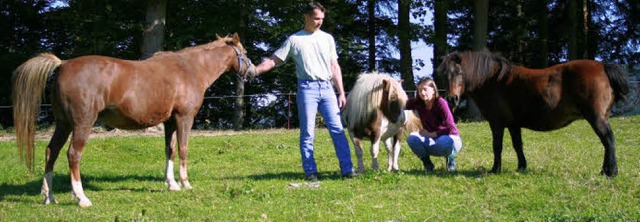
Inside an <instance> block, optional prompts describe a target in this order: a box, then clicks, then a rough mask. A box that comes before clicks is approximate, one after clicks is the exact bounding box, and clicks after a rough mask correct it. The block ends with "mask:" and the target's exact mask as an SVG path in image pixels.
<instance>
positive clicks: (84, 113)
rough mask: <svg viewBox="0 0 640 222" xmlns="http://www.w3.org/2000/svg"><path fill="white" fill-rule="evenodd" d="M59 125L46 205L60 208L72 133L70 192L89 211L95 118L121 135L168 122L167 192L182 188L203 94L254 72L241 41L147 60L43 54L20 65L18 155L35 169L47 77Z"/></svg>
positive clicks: (49, 158) (51, 147) (45, 186)
mask: <svg viewBox="0 0 640 222" xmlns="http://www.w3.org/2000/svg"><path fill="white" fill-rule="evenodd" d="M58 67H60V68H59V71H58V74H57V76H55V77H53V78H55V79H54V84H53V89H52V90H51V103H52V107H53V112H54V117H55V122H56V127H55V131H54V133H53V136H52V137H51V140H50V142H49V144H48V145H47V149H46V166H45V175H44V179H43V182H42V194H43V195H44V203H45V204H49V203H57V201H56V200H55V198H54V196H53V194H52V187H51V186H52V184H53V183H52V181H53V167H54V163H55V162H56V159H57V158H58V154H59V153H60V150H61V148H62V146H63V145H64V144H65V143H66V141H67V140H68V138H69V135H71V142H70V145H69V150H68V152H67V157H68V159H69V171H70V173H69V174H70V175H71V187H72V191H73V195H74V197H75V198H76V199H77V201H78V205H79V206H80V207H88V206H91V204H92V203H91V201H90V200H89V199H88V198H87V197H86V196H85V194H84V191H83V188H82V182H81V180H80V159H81V157H82V150H83V149H84V147H85V145H86V144H87V140H88V139H89V134H90V133H91V128H92V126H93V124H94V123H95V122H96V120H100V121H102V122H104V123H106V124H108V125H109V126H112V127H115V128H120V129H144V128H147V127H150V126H155V125H157V124H159V123H164V126H165V149H166V169H165V182H166V183H167V185H168V187H169V190H172V191H173V190H180V185H178V183H177V182H176V180H175V179H174V172H173V165H174V163H173V161H174V157H175V155H176V146H175V145H176V138H177V143H178V148H179V156H180V173H179V175H180V183H181V185H182V187H183V188H185V189H190V188H191V185H190V184H189V181H188V179H187V146H188V141H189V131H190V130H191V126H192V125H193V121H194V116H195V115H196V114H197V113H198V110H199V109H200V106H201V105H202V101H203V98H204V92H205V90H206V89H207V88H208V87H209V86H210V85H211V84H212V83H213V82H214V81H215V80H216V79H218V77H220V75H221V74H222V73H224V72H226V71H228V70H234V71H235V72H236V73H237V75H238V77H239V78H244V80H246V78H248V77H250V76H253V75H254V73H253V71H254V70H255V69H254V68H252V67H253V64H251V61H250V60H249V59H248V58H247V57H246V51H245V50H244V48H243V46H242V44H241V43H240V40H239V38H238V35H237V34H235V35H233V37H225V38H220V37H218V39H217V40H216V41H213V42H211V43H208V44H204V45H199V46H194V47H190V48H185V49H182V50H180V51H177V52H165V53H158V54H156V55H154V56H153V57H151V58H149V59H146V60H142V61H129V60H120V59H116V58H111V57H105V56H82V57H78V58H74V59H70V60H60V59H59V58H58V57H56V56H55V55H53V54H50V53H43V54H40V55H38V56H36V57H33V58H31V59H29V60H28V61H27V62H25V63H24V64H22V65H20V67H18V68H17V69H16V70H15V72H14V75H13V99H14V100H13V106H14V119H15V126H16V134H17V135H16V136H17V144H18V150H19V153H20V155H21V157H22V158H24V159H25V160H26V163H27V165H28V166H29V170H30V171H32V170H33V156H34V153H33V146H34V128H35V127H34V125H35V121H34V120H35V116H36V114H37V113H38V112H37V110H38V106H39V105H40V101H41V95H42V92H43V90H44V86H45V82H46V81H47V79H48V76H49V74H50V73H51V72H52V71H54V70H55V69H56V68H58Z"/></svg>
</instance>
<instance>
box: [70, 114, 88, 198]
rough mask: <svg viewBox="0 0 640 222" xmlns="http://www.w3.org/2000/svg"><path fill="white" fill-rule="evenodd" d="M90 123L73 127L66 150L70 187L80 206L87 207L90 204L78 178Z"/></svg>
mask: <svg viewBox="0 0 640 222" xmlns="http://www.w3.org/2000/svg"><path fill="white" fill-rule="evenodd" d="M91 125H92V124H88V125H87V124H83V125H82V126H76V127H74V129H73V135H72V137H71V144H70V145H69V150H68V151H67V158H68V160H69V174H70V175H71V189H72V191H73V195H74V197H75V198H76V199H77V200H78V206H80V207H89V206H91V205H92V204H91V201H90V200H89V198H87V196H85V194H84V190H83V189H82V180H81V178H80V159H82V150H83V149H84V146H85V145H86V144H87V140H88V139H89V133H91Z"/></svg>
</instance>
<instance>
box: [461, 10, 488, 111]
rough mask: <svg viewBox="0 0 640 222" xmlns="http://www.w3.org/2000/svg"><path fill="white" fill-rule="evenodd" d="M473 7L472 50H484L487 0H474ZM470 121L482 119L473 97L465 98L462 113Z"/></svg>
mask: <svg viewBox="0 0 640 222" xmlns="http://www.w3.org/2000/svg"><path fill="white" fill-rule="evenodd" d="M473 8H474V10H475V14H474V20H473V22H474V24H473V50H474V51H481V50H484V49H485V47H486V45H487V27H488V21H489V19H488V18H489V0H475V1H474V5H473ZM463 115H464V116H466V117H467V118H468V119H469V120H471V121H479V120H482V114H481V113H480V110H479V109H478V106H477V105H476V103H475V102H474V101H473V99H467V109H466V111H465V112H464V114H463Z"/></svg>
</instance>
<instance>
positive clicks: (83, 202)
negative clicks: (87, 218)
mask: <svg viewBox="0 0 640 222" xmlns="http://www.w3.org/2000/svg"><path fill="white" fill-rule="evenodd" d="M92 205H93V204H92V203H91V201H90V200H89V199H86V200H80V201H78V206H79V207H81V208H85V207H90V206H92Z"/></svg>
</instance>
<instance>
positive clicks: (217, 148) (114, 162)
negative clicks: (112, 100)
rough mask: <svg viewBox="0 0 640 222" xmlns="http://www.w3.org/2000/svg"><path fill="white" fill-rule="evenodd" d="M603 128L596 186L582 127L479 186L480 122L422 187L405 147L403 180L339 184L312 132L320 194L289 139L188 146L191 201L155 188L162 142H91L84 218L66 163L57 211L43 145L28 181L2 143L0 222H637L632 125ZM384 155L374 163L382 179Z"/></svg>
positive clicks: (534, 146) (486, 153)
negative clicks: (607, 137)
mask: <svg viewBox="0 0 640 222" xmlns="http://www.w3.org/2000/svg"><path fill="white" fill-rule="evenodd" d="M611 125H612V128H613V130H614V132H615V135H616V139H617V140H616V145H617V157H618V167H619V171H620V172H619V175H618V176H617V177H615V178H613V179H608V178H606V177H604V176H601V175H599V171H600V168H601V166H602V160H603V153H604V151H603V147H602V145H601V144H600V142H599V140H598V139H597V137H596V136H595V134H594V133H593V131H592V130H591V128H590V127H589V125H588V124H587V123H586V122H585V121H577V122H575V123H573V124H571V125H570V126H568V127H566V128H564V129H561V130H558V131H553V132H548V133H541V132H534V131H530V130H523V141H524V145H525V148H524V152H525V155H526V157H527V161H528V164H529V166H528V170H527V171H525V172H519V171H517V170H516V165H517V159H516V157H515V152H514V151H513V149H512V146H511V140H510V137H509V136H505V141H504V144H505V145H504V147H505V148H504V152H503V172H502V173H500V174H496V175H492V174H488V173H487V171H488V170H489V169H490V168H491V166H492V164H493V153H492V151H491V134H490V131H489V127H488V125H487V123H486V122H480V123H461V124H459V128H460V131H461V135H462V138H463V141H464V144H465V145H464V147H463V151H462V152H461V153H460V154H459V156H458V158H457V163H458V172H455V173H449V172H445V171H444V164H445V161H444V159H442V158H439V159H435V160H434V161H435V164H436V172H435V173H433V174H429V175H425V173H424V172H423V169H422V165H421V162H420V161H419V160H418V158H416V157H415V156H414V155H413V153H411V151H410V149H409V148H408V147H407V146H406V144H403V150H402V153H401V156H400V168H401V172H398V173H388V172H385V171H373V170H371V169H370V168H369V167H370V154H369V152H368V151H366V152H365V155H366V156H365V157H366V158H365V161H366V164H367V167H368V168H367V172H366V173H365V174H363V175H361V176H359V177H357V178H355V179H353V180H343V179H341V178H340V177H339V173H338V172H339V169H338V163H337V159H336V157H335V153H334V151H333V148H332V145H331V139H330V138H329V136H328V133H327V131H326V130H325V129H319V130H317V137H316V147H317V148H316V158H317V159H316V161H317V163H318V169H319V171H320V176H321V182H320V186H319V187H318V188H314V187H313V186H310V184H308V183H305V182H304V181H303V173H302V169H301V168H300V154H299V150H298V131H296V130H292V131H283V130H275V131H258V132H255V131H247V132H242V133H240V134H238V135H226V136H208V137H207V136H194V137H192V138H191V141H190V147H189V148H190V150H189V176H190V182H191V184H192V185H193V186H194V189H193V190H186V191H180V192H169V191H167V190H166V189H167V188H166V186H165V185H164V183H163V178H164V175H163V171H164V165H165V160H164V150H163V139H162V138H159V137H111V138H96V139H91V140H90V142H89V144H88V145H87V147H86V148H85V152H84V156H83V159H82V167H81V173H82V176H83V183H84V188H85V192H86V194H87V196H88V197H89V198H90V199H91V201H92V202H93V204H94V205H93V206H92V207H90V208H86V209H81V208H79V207H78V206H77V205H76V202H75V201H74V200H72V199H71V188H70V182H69V175H68V167H67V166H68V165H67V159H66V155H64V153H62V154H61V156H60V158H59V159H58V162H57V163H56V170H55V176H54V184H53V192H54V194H55V196H56V198H57V200H58V201H59V202H60V203H59V204H57V205H43V204H42V203H41V201H42V196H41V195H40V187H41V184H42V175H43V168H44V166H43V163H44V147H45V146H46V141H38V143H37V154H38V155H37V157H36V163H37V164H36V166H37V167H36V172H35V173H34V174H33V175H29V174H28V173H27V170H26V167H25V166H24V165H23V164H22V163H21V162H20V160H19V159H18V158H17V151H16V148H15V142H14V141H4V142H0V161H1V162H2V164H0V220H1V221H89V220H92V221H115V220H118V221H134V220H135V221H423V220H429V221H486V220H490V221H522V220H526V221H531V220H532V221H638V220H639V218H640V186H638V185H640V165H639V163H640V157H639V152H638V145H639V144H640V139H639V136H638V135H639V134H638V131H639V130H640V116H632V117H617V118H613V119H611ZM506 135H508V132H507V133H506ZM383 149H384V148H383ZM63 152H66V148H65V149H64V150H63ZM352 153H353V152H352ZM386 154H387V153H386V151H384V150H383V151H381V156H382V157H383V158H381V159H382V161H381V168H382V169H386V166H387V165H386ZM353 156H354V157H353V159H354V162H355V155H353ZM176 170H177V169H176ZM176 177H177V174H176ZM295 184H297V185H300V187H295V186H292V185H295Z"/></svg>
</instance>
